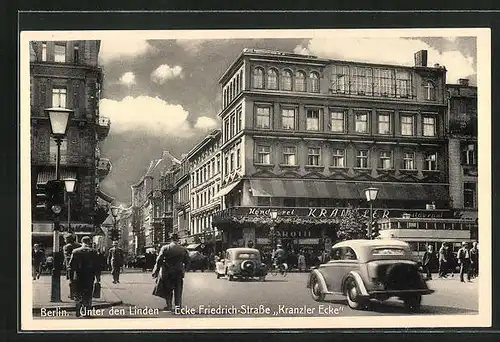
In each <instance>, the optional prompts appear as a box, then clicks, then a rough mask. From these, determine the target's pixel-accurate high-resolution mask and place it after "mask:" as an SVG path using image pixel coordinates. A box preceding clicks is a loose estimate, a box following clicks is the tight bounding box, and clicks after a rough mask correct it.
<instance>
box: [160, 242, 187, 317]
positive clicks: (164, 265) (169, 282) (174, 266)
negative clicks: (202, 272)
mask: <svg viewBox="0 0 500 342" xmlns="http://www.w3.org/2000/svg"><path fill="white" fill-rule="evenodd" d="M188 264H189V254H188V250H187V249H186V248H185V247H183V246H181V245H179V236H178V235H177V234H175V233H174V234H172V236H171V242H170V243H169V244H167V245H165V246H163V247H162V248H161V250H160V253H159V254H158V258H157V259H156V263H155V265H154V268H153V278H157V280H156V285H155V288H154V290H153V295H155V296H158V297H162V298H164V299H165V304H166V305H165V308H164V309H163V310H164V311H172V310H173V307H172V295H173V294H175V295H174V302H175V306H176V307H180V306H181V305H182V288H183V286H184V273H185V269H186V267H187V265H188Z"/></svg>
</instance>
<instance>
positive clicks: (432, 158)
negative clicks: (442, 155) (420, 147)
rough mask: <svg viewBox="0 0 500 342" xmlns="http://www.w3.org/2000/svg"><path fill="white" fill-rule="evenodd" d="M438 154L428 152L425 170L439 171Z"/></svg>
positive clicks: (425, 159)
mask: <svg viewBox="0 0 500 342" xmlns="http://www.w3.org/2000/svg"><path fill="white" fill-rule="evenodd" d="M437 169H438V168H437V153H436V152H427V153H426V154H425V158H424V170H426V171H437Z"/></svg>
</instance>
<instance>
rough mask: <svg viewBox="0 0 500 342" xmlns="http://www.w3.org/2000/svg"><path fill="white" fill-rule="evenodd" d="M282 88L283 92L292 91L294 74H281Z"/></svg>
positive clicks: (284, 71) (284, 72) (286, 71)
mask: <svg viewBox="0 0 500 342" xmlns="http://www.w3.org/2000/svg"><path fill="white" fill-rule="evenodd" d="M281 87H282V89H283V90H288V91H290V90H292V73H291V72H290V71H289V70H283V72H282V73H281Z"/></svg>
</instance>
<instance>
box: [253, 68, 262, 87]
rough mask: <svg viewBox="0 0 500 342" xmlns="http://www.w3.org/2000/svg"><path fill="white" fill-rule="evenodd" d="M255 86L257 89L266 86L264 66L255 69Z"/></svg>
mask: <svg viewBox="0 0 500 342" xmlns="http://www.w3.org/2000/svg"><path fill="white" fill-rule="evenodd" d="M253 87H254V88H257V89H262V88H264V70H263V69H262V68H255V69H253Z"/></svg>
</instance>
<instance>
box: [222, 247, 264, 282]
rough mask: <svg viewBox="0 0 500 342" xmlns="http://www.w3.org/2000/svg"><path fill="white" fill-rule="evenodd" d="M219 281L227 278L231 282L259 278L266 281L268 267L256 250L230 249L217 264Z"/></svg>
mask: <svg viewBox="0 0 500 342" xmlns="http://www.w3.org/2000/svg"><path fill="white" fill-rule="evenodd" d="M215 273H216V275H217V279H219V278H220V277H221V276H226V277H227V279H228V280H229V281H232V280H233V279H234V278H243V279H250V278H259V280H260V281H265V280H266V275H267V267H266V265H265V264H264V263H263V262H262V259H261V255H260V251H259V250H258V249H254V248H229V249H228V250H226V253H225V256H224V259H221V260H219V261H217V262H216V263H215Z"/></svg>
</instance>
